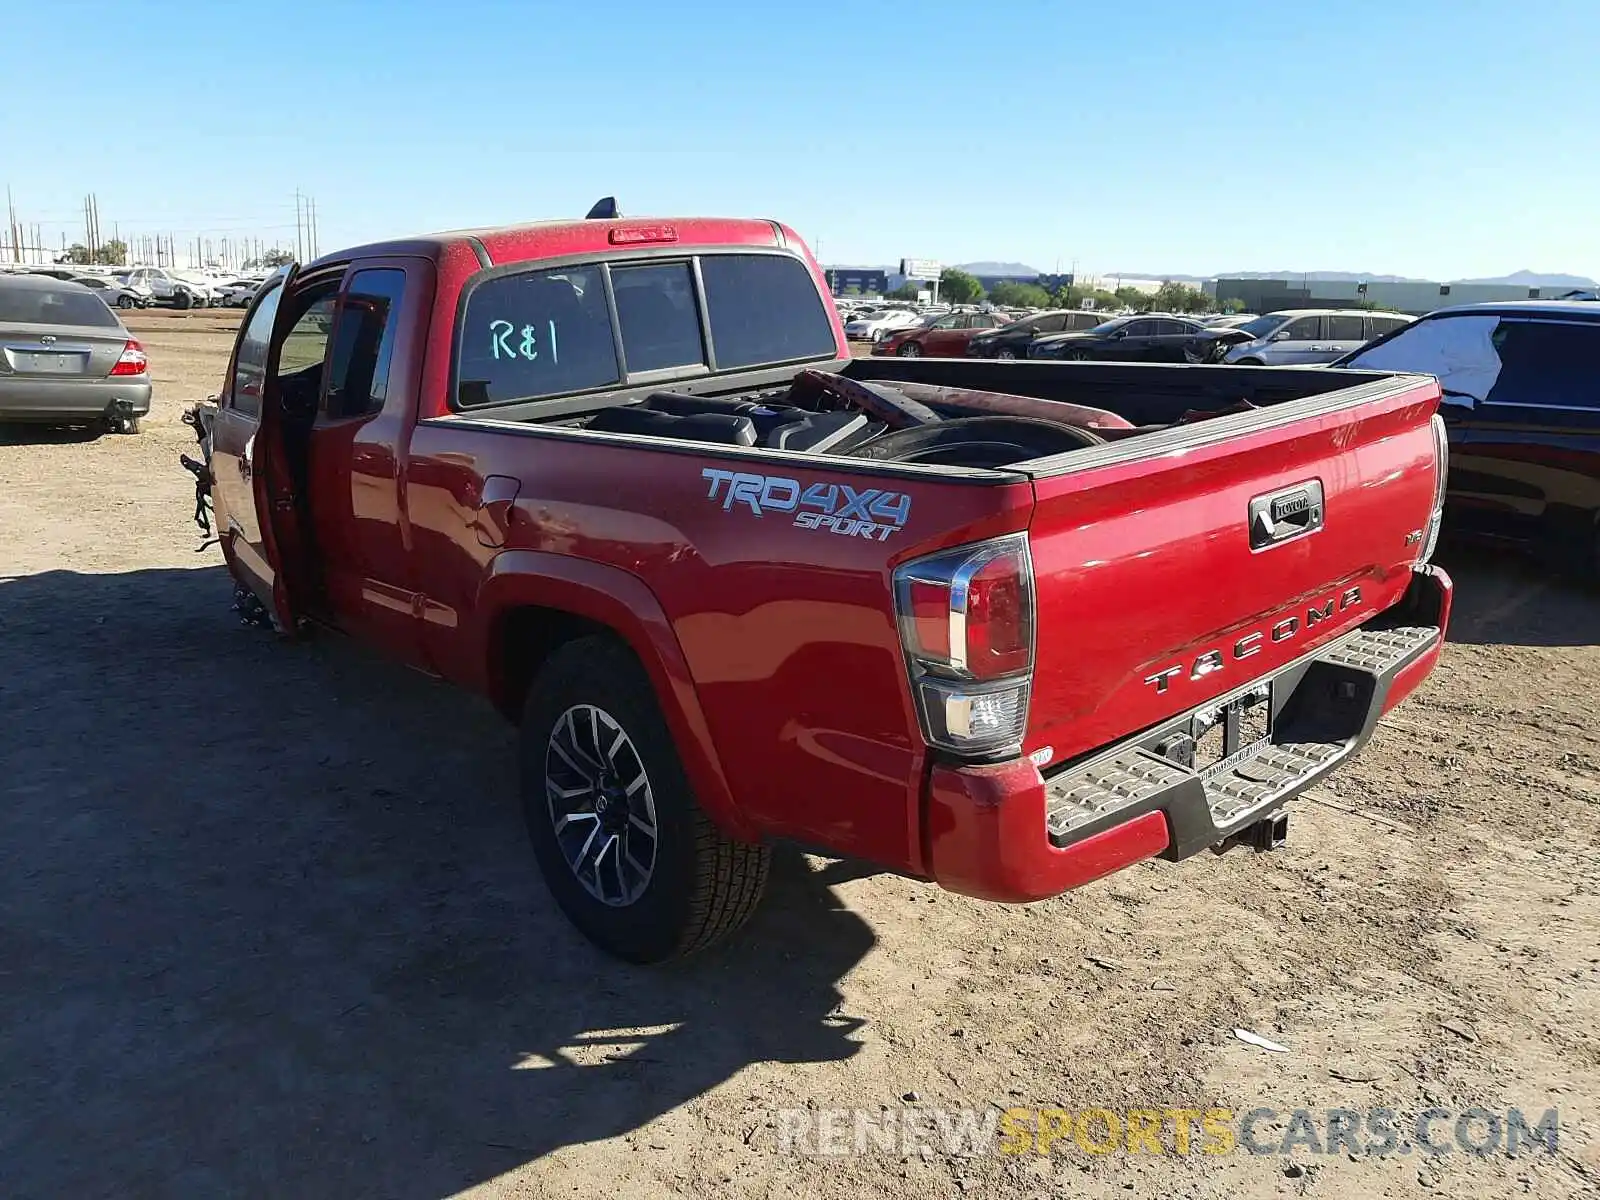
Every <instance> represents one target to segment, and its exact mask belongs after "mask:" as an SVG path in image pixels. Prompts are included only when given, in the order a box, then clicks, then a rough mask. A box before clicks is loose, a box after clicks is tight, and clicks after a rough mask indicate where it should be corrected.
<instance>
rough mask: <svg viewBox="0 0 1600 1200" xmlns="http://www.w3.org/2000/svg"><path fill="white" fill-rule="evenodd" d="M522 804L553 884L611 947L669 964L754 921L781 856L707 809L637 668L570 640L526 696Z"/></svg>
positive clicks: (585, 928)
mask: <svg viewBox="0 0 1600 1200" xmlns="http://www.w3.org/2000/svg"><path fill="white" fill-rule="evenodd" d="M521 759H522V804H523V813H524V816H525V817H526V819H527V823H528V833H529V836H530V837H531V838H532V841H533V851H534V855H535V857H536V858H537V859H538V860H539V868H540V870H541V871H542V872H543V875H544V881H545V885H546V886H547V887H548V888H549V889H550V894H551V896H553V897H554V899H555V901H556V903H557V904H558V905H559V906H560V908H561V910H562V912H564V913H565V914H566V915H567V918H568V919H569V920H570V921H571V922H572V923H573V924H574V925H576V926H577V927H578V929H579V930H580V931H581V932H582V933H583V934H584V936H585V937H587V938H589V940H590V941H592V942H594V943H595V944H596V945H598V946H599V947H600V948H601V949H603V950H606V951H608V952H609V953H611V954H614V955H616V956H617V957H619V958H623V959H627V960H628V961H630V962H637V963H655V962H664V961H666V960H667V959H672V958H678V957H680V956H682V955H685V954H689V953H692V952H693V951H695V950H699V949H702V948H703V947H705V946H708V945H710V944H711V943H712V942H715V941H716V940H718V939H719V938H722V937H725V936H726V935H728V934H729V933H732V932H733V931H734V930H735V929H737V928H738V927H739V926H740V925H742V924H744V922H745V921H746V920H747V919H748V918H749V916H750V914H751V913H752V912H754V911H755V907H756V903H757V902H758V901H759V900H760V898H761V893H762V890H763V888H764V887H765V886H766V879H767V867H768V862H769V859H770V852H769V851H768V849H767V848H766V847H765V846H756V845H749V844H747V843H744V842H736V841H734V840H733V839H731V838H729V837H726V836H725V835H724V834H723V833H722V831H721V830H720V829H718V828H717V827H716V826H715V825H714V824H713V823H712V822H711V819H710V818H709V817H707V816H706V815H705V813H704V811H702V810H701V808H700V806H699V805H698V804H697V803H696V801H695V797H694V793H693V791H692V790H691V788H690V786H689V781H688V779H687V778H686V777H685V775H684V773H683V766H682V764H681V763H680V761H679V759H678V754H677V750H676V748H675V747H674V745H673V740H672V734H671V731H670V730H669V729H668V728H667V723H666V721H665V719H664V718H663V717H662V715H661V711H660V708H659V707H658V705H657V704H656V701H655V693H654V689H653V688H652V686H651V683H650V679H649V676H648V675H646V674H645V671H644V668H643V667H641V666H640V665H639V662H638V660H637V659H635V658H634V657H633V655H632V654H631V653H630V652H629V651H628V650H627V649H626V648H625V647H624V646H622V645H620V644H619V643H617V642H616V641H613V640H612V639H610V638H608V637H589V638H582V639H579V640H578V641H574V642H569V643H568V644H567V645H565V646H563V647H561V648H560V649H559V650H557V651H556V652H555V653H554V654H553V655H551V657H550V660H549V661H548V662H547V663H546V664H545V666H544V668H543V669H542V670H541V671H540V672H539V676H538V678H537V679H536V680H534V683H533V686H532V687H531V689H530V690H529V693H528V700H527V704H526V706H525V708H524V711H523V719H522V735H521Z"/></svg>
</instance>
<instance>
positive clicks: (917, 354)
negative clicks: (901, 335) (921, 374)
mask: <svg viewBox="0 0 1600 1200" xmlns="http://www.w3.org/2000/svg"><path fill="white" fill-rule="evenodd" d="M899 354H900V357H901V358H921V357H922V347H921V346H919V345H918V344H917V343H916V342H906V343H905V344H904V345H902V346H901V347H900V350H899Z"/></svg>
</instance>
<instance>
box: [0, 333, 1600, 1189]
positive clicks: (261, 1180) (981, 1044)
mask: <svg viewBox="0 0 1600 1200" xmlns="http://www.w3.org/2000/svg"><path fill="white" fill-rule="evenodd" d="M236 320H237V317H236V315H235V314H226V313H222V314H213V313H193V314H187V315H185V314H175V313H173V314H168V313H146V314H135V316H134V318H133V320H132V321H131V322H130V324H131V325H132V326H133V328H134V329H135V332H136V334H137V336H139V337H140V338H141V339H142V340H144V342H145V343H146V345H147V347H148V348H149V353H150V357H151V362H152V364H153V368H154V372H155V378H156V382H157V388H158V390H157V402H156V409H155V412H154V413H153V415H152V418H151V419H150V420H149V421H148V423H147V425H146V429H145V432H144V433H143V434H141V435H140V436H137V437H104V438H100V439H97V440H86V439H84V438H81V437H75V436H72V435H65V434H43V433H28V432H25V431H24V432H21V433H18V432H16V431H11V432H9V433H8V434H7V436H6V438H5V439H4V441H3V443H0V577H3V581H0V631H3V634H0V699H3V709H0V711H3V713H4V722H3V725H0V763H3V770H0V1191H3V1193H4V1194H5V1195H6V1196H7V1197H54V1196H67V1195H70V1196H75V1197H91V1196H196V1197H214V1196H224V1195H240V1196H338V1197H349V1196H391V1197H403V1198H424V1197H437V1196H444V1195H449V1194H453V1193H456V1192H460V1191H465V1190H469V1189H474V1190H475V1194H478V1195H482V1196H528V1197H546V1196H548V1197H557V1196H562V1197H567V1196H599V1195H607V1196H618V1197H629V1198H632V1197H639V1198H641V1200H642V1198H645V1197H651V1198H654V1197H659V1196H663V1195H685V1196H708V1195H718V1196H721V1195H737V1196H760V1197H780V1198H783V1200H790V1198H792V1197H796V1196H820V1195H828V1196H841V1197H849V1198H864V1197H871V1198H873V1200H879V1198H890V1197H946V1196H955V1195H966V1196H972V1195H983V1196H987V1195H995V1196H1013V1195H1015V1196H1023V1197H1032V1196H1063V1197H1064V1196H1072V1197H1125V1196H1138V1197H1145V1196H1152V1197H1154V1196H1160V1197H1169V1196H1170V1197H1195V1198H1199V1197H1229V1198H1232V1197H1264V1196H1302V1195H1303V1196H1313V1197H1327V1198H1330V1200H1331V1198H1349V1200H1358V1198H1359V1200H1367V1198H1369V1197H1377V1196H1412V1195H1441V1196H1450V1197H1460V1198H1477V1197H1499V1196H1522V1195H1529V1196H1537V1197H1551V1198H1558V1197H1559V1198H1563V1200H1564V1198H1567V1197H1573V1196H1579V1195H1586V1194H1600V1142H1597V1141H1596V1132H1597V1130H1600V1020H1597V1018H1600V965H1597V964H1600V887H1597V882H1600V870H1597V868H1600V723H1597V720H1596V717H1595V696H1596V695H1597V693H1600V646H1597V645H1596V643H1597V642H1600V598H1597V597H1596V596H1595V595H1593V594H1590V593H1586V592H1584V591H1581V590H1578V589H1574V588H1571V587H1569V586H1567V585H1565V584H1562V583H1560V582H1556V581H1553V580H1551V579H1549V578H1547V577H1545V576H1544V575H1542V574H1540V573H1539V572H1538V571H1536V570H1535V569H1533V568H1531V567H1529V566H1527V565H1524V564H1522V563H1520V562H1519V561H1517V560H1514V559H1500V558H1489V557H1486V556H1484V555H1483V554H1482V553H1481V552H1478V551H1459V550H1458V551H1455V552H1453V554H1452V556H1451V558H1450V559H1449V560H1448V561H1449V562H1450V564H1451V565H1452V566H1453V568H1454V569H1455V570H1456V572H1457V579H1458V584H1459V592H1458V595H1459V601H1458V608H1457V615H1456V619H1455V624H1454V627H1453V629H1452V631H1451V645H1450V647H1449V649H1448V651H1447V653H1446V656H1445V660H1444V664H1443V666H1442V667H1441V669H1440V670H1439V671H1438V672H1437V673H1436V675H1435V676H1434V678H1433V679H1432V680H1431V681H1430V682H1429V684H1428V685H1427V686H1426V688H1425V689H1424V690H1423V691H1422V692H1421V693H1420V694H1419V695H1418V696H1417V697H1415V698H1413V699H1412V700H1411V701H1410V702H1408V703H1407V704H1406V705H1405V707H1404V708H1403V709H1401V710H1400V711H1399V713H1397V714H1396V716H1395V718H1393V719H1391V720H1389V721H1387V722H1385V723H1384V725H1383V727H1382V729H1381V731H1380V733H1379V734H1378V736H1377V738H1376V740H1375V741H1374V743H1373V744H1372V745H1371V746H1370V747H1369V748H1368V749H1367V750H1366V752H1365V753H1364V754H1363V755H1362V756H1361V757H1359V758H1358V759H1357V760H1356V761H1355V762H1354V763H1352V764H1350V765H1349V766H1347V767H1346V768H1345V769H1344V770H1343V771H1341V772H1340V773H1339V774H1338V776H1337V777H1336V781H1335V782H1333V783H1331V784H1330V785H1328V786H1326V787H1322V788H1319V789H1317V790H1316V791H1315V792H1313V793H1311V794H1310V795H1308V796H1306V797H1305V798H1303V799H1301V800H1300V801H1298V802H1297V803H1296V804H1295V805H1294V807H1293V810H1292V811H1293V829H1292V832H1291V835H1290V839H1289V843H1288V845H1287V846H1286V847H1285V848H1283V849H1282V850H1280V851H1278V852H1276V853H1273V854H1268V855H1255V854H1251V853H1248V852H1244V851H1236V852H1234V853H1230V854H1227V855H1224V856H1222V857H1214V856H1212V855H1209V854H1208V855H1203V856H1201V857H1198V858H1195V859H1191V860H1189V861H1188V862H1185V863H1182V864H1177V865H1170V864H1161V863H1157V864H1147V865H1144V866H1141V867H1139V868H1136V869H1134V870H1132V871H1129V872H1126V873H1124V874H1122V875H1120V876H1116V877H1113V878H1111V879H1109V880H1106V881H1102V882H1101V883H1099V884H1096V885H1092V886H1090V887H1088V888H1086V889H1084V890H1082V891H1080V892H1078V893H1075V894H1071V895H1068V896H1065V897H1062V898H1060V899H1057V900H1053V901H1049V902H1047V903H1043V904H1038V905H1034V906H1031V907H1027V908H1002V907H998V906H993V905H988V904H983V903H978V902H975V901H969V900H965V899H962V898H959V897H955V896H951V895H947V894H944V893H941V892H939V891H938V890H936V889H935V888H933V887H931V886H927V885H923V884H919V883H914V882H909V881H906V880H903V879H897V878H893V877H889V876H883V875H876V876H874V875H869V874H861V873H860V872H857V871H853V870H851V869H849V868H848V867H845V866H843V865H841V864H833V863H827V862H823V861H821V860H815V859H806V858H802V857H800V856H798V855H793V854H790V855H784V856H781V857H780V859H779V861H778V864H777V867H776V868H775V880H774V884H773V887H772V889H771V891H770V893H769V894H768V897H767V900H766V903H765V905H764V907H763V909H762V911H761V912H760V914H759V915H758V916H757V918H756V920H755V921H754V922H753V923H752V925H751V926H750V927H748V928H747V929H746V931H745V932H744V933H743V935H742V936H741V937H739V938H738V939H737V940H736V941H734V942H733V943H731V944H728V945H726V946H724V947H721V948H719V949H718V950H716V951H714V952H712V953H709V954H707V955H705V956H703V957H701V958H699V959H696V960H692V961H690V962H689V963H686V964H684V965H682V966H681V967H678V968H675V969H671V970H664V971H644V970H635V969H628V968H624V967H622V966H619V965H617V964H616V963H614V962H611V961H609V960H607V959H604V958H602V957H601V956H600V955H598V954H597V953H596V952H594V951H592V950H591V949H590V948H589V947H588V946H587V944H586V943H584V942H582V941H581V940H580V939H579V938H578V937H577V936H576V935H574V934H573V933H572V932H571V930H570V929H569V928H568V927H567V925H566V924H565V923H564V922H563V921H562V919H561V918H560V917H559V916H558V915H557V913H556V911H555V910H554V908H553V906H552V904H551V903H550V901H549V900H548V898H547V897H546V895H545V893H544V891H543V888H542V886H541V885H540V883H539V882H538V880H537V879H536V878H535V875H534V870H533V865H532V859H531V856H530V854H529V853H528V851H527V849H526V847H525V842H524V835H523V832H522V829H521V825H520V818H519V816H518V813H517V811H516V805H515V801H514V796H513V788H512V779H511V766H512V756H511V731H510V730H509V729H508V728H507V727H506V726H505V725H504V724H502V723H501V722H500V721H499V720H498V718H496V717H495V716H494V715H493V714H492V713H491V712H490V711H489V710H488V709H487V708H486V707H485V706H484V705H482V704H480V703H478V702H477V701H475V700H473V699H471V698H468V697H465V696H463V695H461V694H459V693H457V692H455V691H453V690H451V689H450V688H448V687H445V686H442V685H439V684H436V683H433V682H430V681H429V680H427V679H425V678H423V677H421V676H419V675H416V674H413V673H410V672H408V671H406V670H403V669H400V668H396V667H394V666H392V665H390V664H388V663H386V662H382V661H378V660H376V659H374V658H372V657H370V656H369V655H367V654H365V653H364V652H362V651H361V650H360V649H358V648H356V647H354V646H351V645H348V644H345V643H342V642H340V641H338V640H337V639H333V638H322V639H317V640H313V641H309V642H305V643H296V644H280V643H278V642H276V641H274V639H273V637H272V636H271V635H270V634H264V633H262V632H260V631H257V630H252V629H247V628H244V627H241V626H240V625H239V624H238V623H237V622H236V621H235V620H234V619H233V618H232V616H231V614H230V613H229V612H228V609H227V599H228V590H229V589H228V584H227V580H226V578H225V576H224V573H223V569H222V567H221V565H220V558H219V557H218V554H217V552H216V551H215V550H214V549H213V550H208V551H206V552H205V553H203V554H196V553H194V546H195V545H196V544H197V542H198V536H197V531H196V530H195V529H194V528H193V527H192V526H191V525H189V524H188V517H189V511H190V502H191V495H190V488H189V486H188V483H187V477H186V476H185V475H184V474H183V473H182V472H181V471H180V470H179V469H178V466H177V454H178V452H179V450H180V449H185V448H187V439H188V431H187V430H186V429H184V428H183V427H182V426H181V425H180V424H178V423H177V415H178V413H179V411H180V408H181V405H182V404H183V403H184V402H186V401H191V400H195V399H200V398H202V397H204V396H205V395H206V394H207V393H209V392H212V391H214V390H216V384H217V380H218V379H219V377H220V374H221V370H222V361H223V358H224V356H225V354H226V351H227V347H228V345H229V340H230V335H229V333H228V330H229V328H230V326H231V325H232V324H233V323H234V322H236ZM1235 1028H1242V1029H1246V1030H1250V1031H1253V1032H1255V1033H1258V1034H1261V1035H1263V1036H1265V1037H1267V1038H1270V1039H1272V1040H1274V1041H1276V1042H1279V1043H1281V1044H1282V1045H1283V1046H1285V1047H1286V1048H1287V1053H1282V1054H1279V1053H1270V1052H1267V1051H1264V1050H1262V1049H1258V1048H1256V1047H1254V1046H1251V1045H1248V1044H1246V1043H1244V1042H1242V1041H1240V1040H1239V1039H1237V1038H1236V1037H1234V1036H1233V1032H1232V1031H1233V1030H1234V1029H1235ZM908 1098H909V1099H908ZM803 1105H812V1106H819V1107H833V1106H864V1107H867V1108H870V1109H874V1110H877V1109H881V1108H887V1109H890V1110H898V1109H902V1108H910V1107H917V1106H955V1105H975V1106H980V1107H984V1106H990V1105H993V1106H999V1107H1002V1108H1005V1107H1032V1108H1045V1107H1061V1108H1066V1109H1072V1110H1080V1109H1085V1108H1106V1109H1112V1110H1126V1109H1128V1108H1156V1109H1166V1108H1198V1109H1207V1108H1213V1107H1221V1108H1226V1109H1229V1110H1232V1111H1233V1112H1234V1113H1236V1114H1239V1115H1241V1116H1242V1115H1243V1114H1244V1113H1247V1112H1249V1111H1250V1110H1252V1109H1255V1108H1258V1107H1266V1108H1272V1109H1275V1110H1277V1111H1278V1112H1280V1113H1282V1114H1284V1119H1285V1120H1287V1115H1288V1114H1289V1113H1290V1112H1291V1111H1292V1110H1293V1109H1295V1108H1296V1107H1305V1108H1308V1109H1311V1110H1314V1111H1315V1112H1317V1113H1319V1114H1320V1113H1322V1112H1324V1111H1325V1110H1327V1109H1330V1108H1339V1107H1348V1108H1352V1109H1358V1110H1367V1109H1370V1108H1372V1107H1375V1106H1386V1107H1391V1108H1393V1109H1395V1110H1397V1111H1398V1112H1400V1113H1401V1114H1402V1115H1414V1114H1416V1113H1418V1112H1420V1111H1421V1110H1424V1109H1427V1108H1429V1107H1431V1106H1438V1107H1440V1108H1444V1109H1448V1110H1451V1112H1452V1114H1453V1113H1454V1112H1457V1111H1459V1110H1461V1109H1464V1108H1467V1107H1469V1106H1473V1105H1481V1106H1482V1107H1484V1108H1487V1109H1491V1110H1498V1111H1501V1112H1503V1111H1504V1110H1505V1109H1507V1108H1510V1107H1516V1108H1520V1109H1521V1110H1523V1111H1524V1112H1525V1113H1527V1114H1529V1120H1530V1122H1531V1121H1533V1120H1535V1119H1536V1118H1537V1117H1538V1115H1539V1114H1542V1113H1543V1112H1544V1111H1545V1110H1546V1109H1548V1108H1556V1109H1558V1110H1559V1113H1560V1135H1559V1137H1560V1140H1559V1146H1558V1149H1557V1152H1556V1153H1555V1154H1553V1155H1551V1154H1547V1153H1545V1152H1544V1150H1543V1149H1542V1148H1537V1147H1536V1148H1535V1152H1530V1151H1529V1150H1528V1149H1527V1148H1526V1147H1525V1148H1524V1151H1523V1154H1522V1155H1521V1156H1519V1157H1517V1158H1508V1157H1507V1156H1506V1155H1504V1154H1503V1153H1502V1154H1499V1155H1494V1156H1490V1157H1486V1158H1476V1157H1473V1156H1471V1155H1468V1154H1466V1153H1463V1152H1462V1151H1460V1150H1453V1151H1452V1152H1450V1153H1447V1154H1444V1155H1442V1156H1440V1157H1439V1158H1437V1159H1434V1158H1428V1157H1425V1156H1423V1155H1421V1154H1418V1153H1409V1154H1407V1153H1400V1152H1399V1151H1396V1152H1394V1153H1391V1154H1388V1155H1384V1156H1381V1157H1380V1156H1377V1155H1370V1154H1365V1153H1363V1154H1356V1155H1351V1154H1348V1153H1343V1152H1341V1153H1339V1154H1336V1155H1331V1156H1319V1155H1314V1154H1311V1153H1308V1152H1304V1151H1296V1152H1295V1153H1293V1154H1291V1155H1289V1156H1288V1157H1285V1156H1284V1155H1282V1154H1270V1155H1267V1156H1264V1157H1254V1156H1251V1155H1249V1154H1245V1153H1243V1152H1238V1153H1234V1154H1232V1155H1227V1156H1221V1157H1211V1156H1205V1155H1200V1154H1193V1153H1192V1154H1189V1155H1187V1156H1180V1155H1177V1154H1176V1153H1169V1154H1167V1155H1165V1156H1163V1157H1155V1156H1153V1155H1149V1154H1134V1155H1129V1154H1125V1153H1116V1154H1106V1155H1096V1154H1090V1153H1086V1152H1085V1151H1084V1150H1082V1149H1081V1148H1079V1147H1078V1146H1076V1145H1075V1144H1073V1142H1072V1141H1071V1140H1070V1139H1069V1140H1068V1141H1067V1142H1066V1143H1065V1144H1063V1145H1061V1146H1058V1147H1057V1152H1056V1153H1055V1154H1054V1155H1052V1156H1046V1157H1042V1158H1041V1157H1038V1156H1036V1155H1027V1156H1022V1157H1004V1156H980V1157H970V1158H969V1157H947V1156H944V1155H941V1154H928V1155H921V1154H916V1153H912V1154H900V1153H897V1152H883V1151H874V1152H871V1153H868V1154H866V1155H864V1156H859V1157H847V1158H842V1159H825V1160H819V1159H815V1158H807V1157H802V1156H797V1155H794V1154H787V1153H783V1152H781V1151H780V1149H779V1142H778V1129H777V1124H776V1121H777V1118H776V1115H775V1113H776V1110H777V1109H779V1108H785V1107H791V1106H803ZM1261 1128H1262V1129H1265V1128H1266V1127H1265V1126H1262V1127H1261ZM1277 1128H1278V1129H1279V1130H1280V1131H1281V1128H1282V1124H1281V1122H1280V1124H1279V1125H1278V1126H1277ZM1438 1128H1439V1129H1440V1130H1441V1131H1443V1136H1445V1137H1446V1138H1448V1136H1449V1129H1450V1125H1449V1124H1448V1123H1445V1124H1441V1125H1440V1126H1439V1127H1438ZM1258 1136H1262V1137H1264V1138H1270V1137H1271V1136H1276V1135H1270V1134H1261V1135H1258ZM1169 1145H1170V1139H1169Z"/></svg>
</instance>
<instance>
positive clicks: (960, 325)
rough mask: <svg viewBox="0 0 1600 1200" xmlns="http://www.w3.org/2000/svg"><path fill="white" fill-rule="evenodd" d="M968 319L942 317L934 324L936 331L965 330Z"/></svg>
mask: <svg viewBox="0 0 1600 1200" xmlns="http://www.w3.org/2000/svg"><path fill="white" fill-rule="evenodd" d="M966 323H967V318H966V317H963V316H953V317H940V318H939V319H938V320H937V321H935V322H934V323H933V328H935V329H965V328H966Z"/></svg>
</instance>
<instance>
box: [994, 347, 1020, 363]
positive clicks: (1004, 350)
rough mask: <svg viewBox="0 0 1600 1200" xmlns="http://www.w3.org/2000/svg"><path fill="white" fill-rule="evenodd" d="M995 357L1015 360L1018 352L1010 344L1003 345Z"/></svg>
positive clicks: (1010, 360)
mask: <svg viewBox="0 0 1600 1200" xmlns="http://www.w3.org/2000/svg"><path fill="white" fill-rule="evenodd" d="M995 357H996V358H998V359H999V360H1000V361H1001V362H1015V361H1016V360H1017V352H1016V351H1015V350H1013V349H1012V348H1011V347H1010V346H1002V347H1000V352H999V353H998V354H996V355H995Z"/></svg>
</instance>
